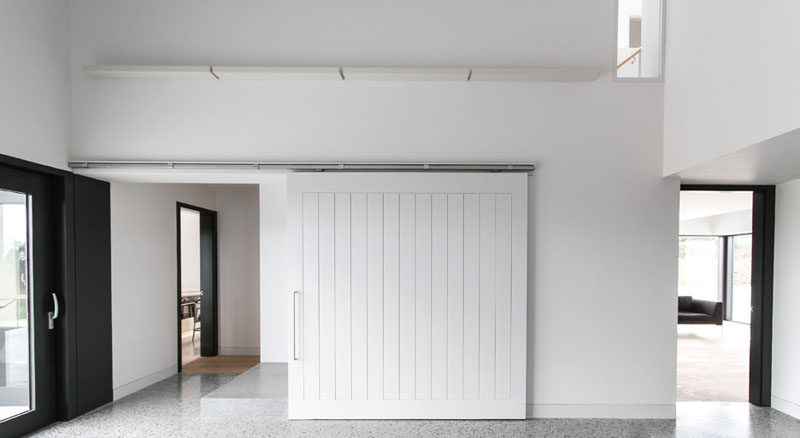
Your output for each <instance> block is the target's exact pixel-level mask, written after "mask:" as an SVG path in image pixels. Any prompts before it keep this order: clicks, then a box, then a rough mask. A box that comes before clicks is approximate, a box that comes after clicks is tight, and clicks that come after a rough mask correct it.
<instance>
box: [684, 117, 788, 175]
mask: <svg viewBox="0 0 800 438" xmlns="http://www.w3.org/2000/svg"><path fill="white" fill-rule="evenodd" d="M797 163H800V128H799V129H795V130H793V131H789V132H786V133H784V134H781V135H778V136H776V137H773V138H770V139H768V140H765V141H763V142H760V143H756V144H754V145H751V146H748V147H746V148H743V149H739V150H738V151H736V152H733V153H731V154H728V155H724V156H722V157H719V158H716V159H713V160H711V161H708V162H705V163H702V164H699V165H697V166H695V167H692V168H690V169H687V170H684V171H682V172H680V177H681V181H683V182H684V183H703V184H782V183H785V182H789V181H793V180H796V179H798V178H800V166H798V165H797Z"/></svg>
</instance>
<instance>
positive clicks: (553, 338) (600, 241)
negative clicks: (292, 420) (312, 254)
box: [72, 0, 678, 417]
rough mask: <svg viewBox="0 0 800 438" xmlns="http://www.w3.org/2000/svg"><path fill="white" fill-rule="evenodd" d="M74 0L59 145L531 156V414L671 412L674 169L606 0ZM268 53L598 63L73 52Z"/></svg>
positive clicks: (274, 268)
mask: <svg viewBox="0 0 800 438" xmlns="http://www.w3.org/2000/svg"><path fill="white" fill-rule="evenodd" d="M379 3H380V2H379ZM72 4H73V5H74V6H75V8H74V9H73V11H72V12H73V30H74V33H73V40H72V44H73V48H74V53H73V72H74V73H75V75H74V78H73V79H74V85H75V103H74V105H75V106H74V114H75V130H74V139H75V147H74V148H73V150H72V157H73V158H76V159H100V158H102V159H191V160H248V159H251V160H298V161H302V160H314V161H318V160H348V161H384V160H385V161H461V162H469V161H477V162H480V161H523V162H530V161H534V162H536V163H537V165H538V168H537V170H536V172H535V173H534V175H533V176H532V177H531V186H530V198H531V207H530V214H529V217H530V224H529V227H530V230H529V232H530V235H531V236H532V237H531V239H530V241H529V260H530V265H529V268H530V269H529V288H530V289H529V294H530V300H529V303H530V307H529V345H528V363H529V369H528V402H529V403H530V404H531V405H530V406H529V409H530V411H531V414H532V415H536V416H612V417H613V416H670V415H674V402H675V385H676V382H675V374H676V373H675V354H676V339H675V321H674V320H675V308H676V296H675V290H676V288H677V257H676V255H677V246H676V245H675V241H676V238H677V232H678V226H677V224H678V182H677V180H674V179H668V180H664V179H662V178H661V171H662V149H661V140H662V134H663V132H662V99H663V93H662V84H659V83H614V82H612V81H611V80H610V76H609V73H610V68H608V64H609V57H608V54H610V53H612V51H613V49H614V32H615V30H614V28H613V21H614V20H613V19H611V17H613V3H612V2H597V1H577V0H570V1H558V2H556V1H552V2H530V3H524V4H520V3H518V2H511V1H508V2H497V3H495V2H492V4H491V5H489V4H487V3H484V2H477V1H468V2H458V3H456V2H445V3H442V4H440V3H435V4H434V3H430V2H402V3H397V2H393V3H392V4H391V6H387V5H386V4H385V3H381V4H380V5H376V6H375V7H374V9H373V7H363V8H355V4H356V2H350V3H345V4H337V6H336V7H335V8H334V7H329V6H327V3H317V4H315V5H314V7H310V6H307V5H306V4H302V5H301V4H300V3H297V2H291V3H289V2H262V3H244V2H243V3H241V4H239V6H240V7H230V6H227V4H226V6H222V5H221V4H219V5H218V6H213V5H212V3H208V2H192V3H191V7H189V5H188V3H187V2H185V1H175V2H170V3H169V4H168V5H162V4H159V5H161V6H160V7H159V14H155V15H154V14H152V10H153V9H152V4H148V3H147V2H144V6H139V5H140V3H139V2H131V1H126V2H113V3H109V2H96V1H88V0H75V1H73V3H72ZM343 5H344V6H343ZM362 5H363V4H362ZM421 11H425V13H421ZM553 16H559V17H569V19H568V20H567V19H565V20H553V19H552V17H553ZM276 17H279V19H278V18H276ZM597 17H609V19H608V20H602V19H597ZM540 32H541V33H542V35H548V34H552V33H555V34H559V35H564V38H563V39H555V40H554V39H553V38H543V37H541V36H542V35H540ZM365 35H368V36H369V37H368V38H365ZM265 60H269V62H275V63H294V64H325V63H330V64H333V65H338V64H348V63H349V65H358V64H361V65H363V64H368V65H376V64H377V65H390V64H400V65H414V64H417V65H436V64H439V65H441V64H470V63H473V62H476V63H477V62H479V63H481V64H489V65H492V64H501V65H502V64H515V65H519V64H540V65H541V64H545V65H546V64H555V65H558V64H561V65H564V64H585V65H596V66H607V67H606V70H605V71H606V75H605V76H604V77H602V78H601V79H598V80H597V81H595V82H593V83H588V84H492V83H483V84H479V83H368V82H362V83H357V82H331V83H319V82H258V81H241V82H214V81H137V80H130V81H113V80H92V79H88V78H86V77H85V76H84V75H83V74H82V73H80V71H79V67H80V65H81V64H90V63H101V62H118V63H145V62H149V63H158V62H161V63H174V64H183V63H193V62H194V63H204V62H209V63H240V64H259V63H264V62H265ZM261 177H262V176H258V177H255V178H261ZM282 184H283V183H282V178H276V181H274V182H270V183H264V184H262V185H261V190H262V192H261V195H260V206H259V208H260V211H261V219H260V225H261V234H260V235H261V240H260V245H261V287H262V291H261V298H262V299H261V303H260V305H261V309H262V326H261V330H262V331H261V339H260V342H261V346H262V352H261V353H262V360H286V359H287V357H288V355H287V352H288V343H287V340H288V321H287V316H288V315H287V312H286V309H287V304H288V301H287V297H288V293H289V291H288V290H287V289H286V284H285V277H284V275H285V274H284V273H283V270H284V269H285V264H284V262H283V258H284V257H285V245H286V243H285V227H286V223H285V216H284V214H285V193H283V190H284V189H285V187H284V186H282ZM267 189H269V191H266V190H267ZM609 315H614V317H613V318H610V317H609Z"/></svg>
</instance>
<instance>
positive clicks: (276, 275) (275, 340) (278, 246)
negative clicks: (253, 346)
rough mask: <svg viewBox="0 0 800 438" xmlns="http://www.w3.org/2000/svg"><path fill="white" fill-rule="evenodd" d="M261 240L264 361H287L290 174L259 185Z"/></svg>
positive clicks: (263, 178)
mask: <svg viewBox="0 0 800 438" xmlns="http://www.w3.org/2000/svg"><path fill="white" fill-rule="evenodd" d="M259 196H260V199H259V208H260V215H259V217H260V226H261V233H260V242H261V361H262V362H286V361H287V360H288V354H289V353H288V351H289V343H288V342H289V341H288V339H289V330H288V325H289V315H288V314H287V313H288V312H287V309H288V304H289V294H290V293H291V291H289V290H288V286H287V283H286V281H287V279H286V270H287V269H288V268H289V267H288V265H287V264H286V245H287V239H288V235H287V225H286V209H287V201H286V177H285V175H266V176H264V177H262V183H261V185H260V186H259Z"/></svg>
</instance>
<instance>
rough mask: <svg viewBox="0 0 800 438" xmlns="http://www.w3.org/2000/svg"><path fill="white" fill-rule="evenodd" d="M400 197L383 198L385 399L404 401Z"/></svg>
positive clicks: (394, 194)
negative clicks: (401, 347) (401, 356)
mask: <svg viewBox="0 0 800 438" xmlns="http://www.w3.org/2000/svg"><path fill="white" fill-rule="evenodd" d="M399 207H400V197H399V195H398V194H396V193H387V194H385V195H384V196H383V327H384V330H383V398H384V399H397V398H399V397H400V294H399V286H400V275H399V268H400V266H399V264H400V259H399V255H400V248H399V243H400V242H399V238H400V236H399V232H400V227H399V225H400V224H399V219H400V217H399V215H400V208H399Z"/></svg>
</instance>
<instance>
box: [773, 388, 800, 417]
mask: <svg viewBox="0 0 800 438" xmlns="http://www.w3.org/2000/svg"><path fill="white" fill-rule="evenodd" d="M772 408H773V409H777V410H779V411H781V412H783V413H784V414H786V415H791V416H792V417H794V418H798V419H800V404H797V403H795V402H791V401H789V400H786V399H785V398H782V397H778V396H777V395H775V394H773V395H772Z"/></svg>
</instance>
